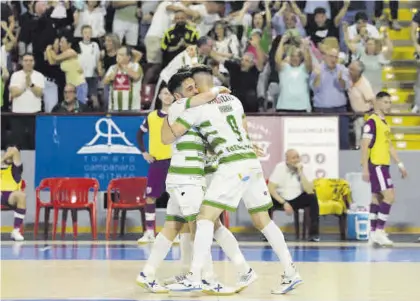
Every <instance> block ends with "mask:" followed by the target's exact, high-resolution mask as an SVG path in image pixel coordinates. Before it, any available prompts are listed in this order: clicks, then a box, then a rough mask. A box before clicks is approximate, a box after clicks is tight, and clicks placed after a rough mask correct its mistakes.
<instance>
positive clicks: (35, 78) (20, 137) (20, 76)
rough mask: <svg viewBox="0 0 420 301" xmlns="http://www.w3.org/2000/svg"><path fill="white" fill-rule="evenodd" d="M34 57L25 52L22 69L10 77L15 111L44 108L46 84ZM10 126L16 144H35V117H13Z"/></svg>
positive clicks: (37, 110) (30, 111) (24, 145)
mask: <svg viewBox="0 0 420 301" xmlns="http://www.w3.org/2000/svg"><path fill="white" fill-rule="evenodd" d="M34 65H35V62H34V57H33V55H32V54H29V53H28V54H24V55H23V58H22V67H23V69H22V70H20V71H16V72H14V73H13V74H12V76H11V79H10V87H9V90H10V96H11V99H12V112H13V113H38V112H41V110H42V94H43V90H44V85H45V78H44V76H43V75H42V74H41V73H39V72H38V71H35V70H34ZM10 126H11V128H12V129H13V137H14V139H15V144H16V145H19V146H20V147H22V148H26V147H28V146H29V145H33V144H32V143H31V142H33V140H34V139H35V135H34V130H35V118H27V117H22V118H12V119H11V120H10Z"/></svg>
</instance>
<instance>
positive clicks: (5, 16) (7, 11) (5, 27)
mask: <svg viewBox="0 0 420 301" xmlns="http://www.w3.org/2000/svg"><path fill="white" fill-rule="evenodd" d="M15 23H16V22H15V16H14V14H13V10H12V7H11V5H10V4H9V3H7V1H2V2H1V39H2V41H3V44H4V40H3V39H4V38H5V37H6V36H7V35H9V34H10V33H11V34H13V32H14V30H15Z"/></svg>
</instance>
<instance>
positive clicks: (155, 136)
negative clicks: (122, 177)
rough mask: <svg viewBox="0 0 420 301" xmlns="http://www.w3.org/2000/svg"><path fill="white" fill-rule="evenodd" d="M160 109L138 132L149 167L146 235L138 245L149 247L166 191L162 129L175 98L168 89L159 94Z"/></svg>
mask: <svg viewBox="0 0 420 301" xmlns="http://www.w3.org/2000/svg"><path fill="white" fill-rule="evenodd" d="M159 99H160V100H161V102H162V109H160V110H155V111H153V112H150V113H149V115H148V116H147V118H146V119H145V120H144V122H143V124H142V125H141V126H140V129H139V130H138V132H137V142H138V144H139V148H140V150H141V152H142V154H143V157H144V159H145V160H146V161H147V162H148V163H149V164H150V167H149V172H148V175H147V190H146V231H144V234H143V237H141V238H140V239H139V240H138V243H141V244H144V243H151V242H154V240H155V232H156V199H157V198H159V197H160V196H161V195H162V194H163V193H164V192H165V190H166V187H165V180H166V175H167V173H168V168H169V165H170V162H171V155H172V152H171V146H170V145H164V144H162V142H161V130H162V125H163V122H164V120H165V117H166V115H167V112H168V109H169V107H170V105H171V104H172V102H173V100H174V97H173V96H172V94H171V93H170V92H169V90H168V88H166V87H163V88H162V89H161V90H160V92H159ZM147 132H149V151H147V150H146V147H145V145H144V141H143V138H144V135H145V134H146V133H147Z"/></svg>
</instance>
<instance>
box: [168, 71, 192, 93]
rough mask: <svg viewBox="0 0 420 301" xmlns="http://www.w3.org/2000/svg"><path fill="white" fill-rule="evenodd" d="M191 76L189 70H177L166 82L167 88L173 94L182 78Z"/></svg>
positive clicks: (182, 80)
mask: <svg viewBox="0 0 420 301" xmlns="http://www.w3.org/2000/svg"><path fill="white" fill-rule="evenodd" d="M190 77H192V75H191V72H178V73H176V74H174V75H173V76H172V77H171V79H170V80H169V82H168V90H169V92H171V93H172V94H174V93H175V92H176V91H177V90H178V89H179V88H180V87H181V85H182V83H183V82H184V80H186V79H187V78H190Z"/></svg>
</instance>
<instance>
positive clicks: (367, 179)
mask: <svg viewBox="0 0 420 301" xmlns="http://www.w3.org/2000/svg"><path fill="white" fill-rule="evenodd" d="M362 178H363V181H365V182H367V183H369V182H370V174H369V171H368V170H365V171H363V175H362Z"/></svg>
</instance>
